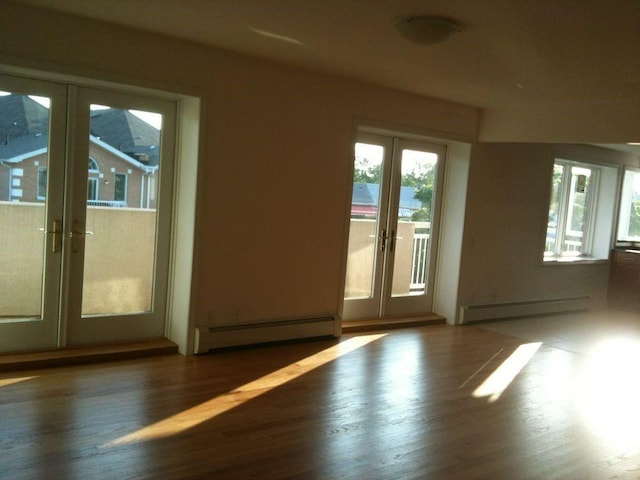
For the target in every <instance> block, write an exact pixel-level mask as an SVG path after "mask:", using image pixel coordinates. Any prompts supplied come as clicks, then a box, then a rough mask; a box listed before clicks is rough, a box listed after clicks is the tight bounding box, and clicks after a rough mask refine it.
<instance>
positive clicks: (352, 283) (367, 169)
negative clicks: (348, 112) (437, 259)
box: [344, 135, 393, 317]
mask: <svg viewBox="0 0 640 480" xmlns="http://www.w3.org/2000/svg"><path fill="white" fill-rule="evenodd" d="M359 140H360V141H358V142H357V143H356V144H355V151H354V154H355V160H354V174H353V175H354V179H353V193H352V199H351V219H350V222H349V246H348V256H347V270H346V279H345V303H344V310H345V312H344V314H346V315H347V316H349V317H351V316H355V317H362V316H377V314H378V310H379V308H380V305H379V303H380V302H379V298H380V279H381V278H382V274H383V262H382V258H383V254H384V248H385V243H386V236H387V234H386V223H387V210H388V195H387V194H386V190H388V187H387V185H388V181H389V166H390V165H389V161H388V160H385V159H388V158H390V157H391V151H392V148H393V146H392V143H391V142H390V141H389V140H388V139H386V138H384V137H377V136H373V135H366V136H365V135H361V136H360V137H359Z"/></svg>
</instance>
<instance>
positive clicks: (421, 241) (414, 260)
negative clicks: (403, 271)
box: [409, 233, 429, 292]
mask: <svg viewBox="0 0 640 480" xmlns="http://www.w3.org/2000/svg"><path fill="white" fill-rule="evenodd" d="M428 245H429V234H428V233H416V234H414V236H413V254H412V256H411V283H410V284H409V289H410V290H411V291H412V292H414V291H419V290H424V288H425V286H426V275H427V247H428Z"/></svg>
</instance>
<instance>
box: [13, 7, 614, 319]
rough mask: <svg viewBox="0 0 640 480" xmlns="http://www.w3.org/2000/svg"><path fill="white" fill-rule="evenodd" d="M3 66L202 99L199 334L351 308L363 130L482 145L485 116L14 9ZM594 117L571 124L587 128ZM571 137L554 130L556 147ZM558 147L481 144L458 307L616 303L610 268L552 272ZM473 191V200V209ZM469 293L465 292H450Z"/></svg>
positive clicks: (500, 127) (494, 132) (472, 176)
mask: <svg viewBox="0 0 640 480" xmlns="http://www.w3.org/2000/svg"><path fill="white" fill-rule="evenodd" d="M24 32H29V35H24ZM105 45H109V48H104V46H105ZM133 45H135V48H132V46H133ZM160 60H161V61H160ZM0 63H4V64H9V65H17V66H21V67H33V68H42V69H46V70H49V71H54V72H58V73H60V74H67V75H78V76H82V77H89V78H99V79H102V80H109V81H115V82H121V83H125V84H134V85H139V86H144V87H152V88H158V89H164V90H167V91H174V92H178V93H183V94H188V95H194V96H197V97H199V98H200V99H201V102H202V103H201V106H202V123H201V136H200V139H201V142H200V167H199V179H198V213H197V218H196V229H195V231H196V237H195V261H194V265H195V267H194V278H193V280H194V285H195V286H196V289H195V290H194V293H193V302H194V304H193V306H194V309H193V313H194V319H193V322H192V323H196V324H202V323H229V322H252V321H261V320H268V319H278V318H286V317H295V316H307V315H316V314H335V313H336V312H337V311H338V310H339V305H340V296H341V285H342V282H343V275H344V273H343V262H344V258H345V255H346V250H347V244H346V232H347V229H348V205H349V200H350V197H349V195H350V188H351V177H350V176H351V170H350V169H351V142H352V139H353V132H354V127H355V125H356V124H357V123H359V122H364V123H368V124H372V125H374V126H378V125H384V126H388V127H390V128H395V129H396V130H404V131H409V132H415V133H425V134H434V132H438V133H437V134H434V136H439V137H441V138H447V139H458V140H473V139H475V138H476V133H477V131H478V129H479V127H480V126H481V125H480V111H479V110H478V109H475V108H471V107H465V106H461V105H456V104H452V103H448V102H443V101H438V100H433V99H428V98H423V97H419V96H415V95H410V94H406V93H403V92H397V91H392V90H389V89H384V88H378V87H375V86H371V85H368V84H365V83H360V82H355V81H350V80H348V79H343V78H339V77H333V76H326V75H322V74H318V73H315V72H313V71H308V70H304V69H297V68H294V67H289V66H283V65H280V64H277V63H273V62H266V61H262V60H258V59H255V58H251V57H247V56H242V55H237V54H234V53H230V52H225V51H221V50H215V49H210V48H206V47H204V46H201V45H197V44H192V43H187V42H182V41H178V40H172V39H170V38H168V37H163V36H159V35H151V34H147V33H142V32H136V31H132V30H128V29H124V28H117V27H113V26H110V25H107V24H102V23H98V22H89V21H86V20H78V19H76V18H73V17H68V16H65V15H59V14H56V13H51V12H47V13H44V12H42V11H39V10H35V9H32V8H30V7H25V6H20V5H14V4H11V3H7V2H4V3H2V4H1V5H0ZM470 81H472V80H470ZM484 118H485V121H486V122H487V123H486V128H485V129H484V130H483V132H484V133H485V135H486V138H489V139H499V140H505V139H507V138H506V137H505V135H506V134H507V133H508V132H509V131H512V132H515V133H514V135H515V134H517V133H518V132H522V131H523V129H524V128H525V127H527V126H528V127H531V128H533V127H535V129H536V131H537V134H536V139H535V140H536V141H545V138H542V136H543V135H544V132H545V129H544V128H542V127H540V126H539V125H537V126H536V125H532V124H531V123H529V124H528V125H527V119H526V118H523V119H522V120H521V121H518V122H517V124H516V123H513V122H514V120H515V118H516V117H512V118H511V119H510V120H508V119H499V121H498V120H496V121H495V122H494V121H492V117H491V116H490V112H485V116H484ZM578 120H580V119H578V118H576V117H573V118H572V119H571V122H570V123H571V124H572V125H571V127H572V128H574V127H573V125H575V122H576V121H578ZM509 121H511V122H512V127H511V130H509V128H507V127H508V126H509ZM560 123H562V122H560ZM565 123H567V122H565ZM554 125H556V126H558V125H559V123H558V122H556V123H555V124H554ZM560 126H561V127H562V126H564V127H565V128H568V126H567V125H565V124H562V125H560ZM575 128H578V127H575ZM592 130H593V129H592V128H591V127H589V128H585V130H584V131H583V133H584V134H585V135H588V134H589V133H590V132H592ZM573 133H575V132H573ZM573 133H571V132H568V134H571V135H572V136H573V137H577V136H578V135H577V134H575V135H574V134H573ZM501 134H502V135H501ZM562 138H563V132H562V130H556V131H554V134H553V140H555V141H562ZM588 140H589V139H588V138H581V141H588ZM550 148H551V147H548V146H532V145H519V146H514V145H498V144H495V145H494V144H489V145H483V144H479V145H476V146H474V149H473V150H472V159H471V171H470V172H469V188H470V191H469V195H468V198H467V206H468V211H467V213H466V220H465V223H464V224H463V223H462V221H461V217H462V214H463V212H461V211H460V208H459V207H460V206H459V205H454V204H453V203H454V202H455V201H456V199H450V200H449V201H448V202H445V205H446V208H447V209H448V211H449V212H457V215H456V217H455V218H456V221H455V223H454V224H452V223H451V221H450V218H449V217H447V214H446V212H445V216H444V218H443V225H444V226H443V230H445V231H447V232H453V233H455V236H456V238H457V237H460V238H462V231H463V229H464V240H463V242H462V244H463V248H464V253H463V258H462V259H461V260H460V262H461V263H459V262H458V261H457V258H456V257H457V253H456V252H448V253H447V259H448V260H447V264H446V265H442V264H441V265H440V266H439V275H438V278H440V279H442V278H446V279H450V278H456V277H457V273H458V266H460V272H461V275H462V277H463V278H462V279H461V282H460V286H459V290H458V292H459V293H458V296H459V297H460V298H459V302H458V303H478V302H487V301H503V300H510V299H514V298H516V297H517V298H522V297H526V298H540V297H543V296H547V295H553V296H557V295H558V292H562V293H563V294H565V293H572V292H575V293H585V292H590V293H593V294H594V295H596V296H598V297H599V298H601V297H602V296H603V294H604V291H605V285H606V273H607V272H606V266H602V265H600V266H577V267H569V268H551V267H543V266H541V265H540V264H539V261H538V260H539V252H538V247H539V236H540V235H541V229H542V228H544V221H545V220H544V219H545V216H546V208H547V202H548V174H549V168H550V164H551V163H550V162H551V161H552V160H551V157H550V156H549V155H548V153H549V151H550V150H549V149H550ZM461 165H462V164H461ZM465 168H466V167H465ZM451 171H452V172H455V171H456V169H451ZM463 173H464V174H465V175H466V172H463ZM465 180H466V176H465ZM451 181H452V178H447V179H446V182H451ZM465 185H466V184H465ZM497 186H498V188H497ZM458 187H460V186H458ZM461 188H462V190H461V191H460V192H458V195H457V197H456V198H457V202H464V185H463V186H461ZM454 243H455V242H454ZM449 245H450V244H449V243H447V244H443V245H441V246H440V250H441V251H442V249H447V248H448V247H449ZM450 266H453V270H447V269H448V268H449V267H450ZM456 289H457V283H456V282H455V281H453V282H450V285H448V286H447V291H448V298H454V299H455V296H456V294H455V291H456ZM438 308H442V309H443V311H444V310H445V309H446V310H448V311H449V312H451V311H454V308H452V307H451V305H448V306H446V305H440V306H439V307H438Z"/></svg>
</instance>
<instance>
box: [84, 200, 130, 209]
mask: <svg viewBox="0 0 640 480" xmlns="http://www.w3.org/2000/svg"><path fill="white" fill-rule="evenodd" d="M87 205H88V206H90V207H111V208H126V207H127V202H125V201H121V200H87Z"/></svg>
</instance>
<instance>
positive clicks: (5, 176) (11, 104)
mask: <svg viewBox="0 0 640 480" xmlns="http://www.w3.org/2000/svg"><path fill="white" fill-rule="evenodd" d="M174 125H175V104H174V103H173V102H168V101H164V100H158V99H154V98H147V97H143V96H137V95H130V94H124V93H119V92H113V91H106V90H98V89H90V88H84V87H78V86H70V85H63V84H55V83H49V82H42V81H35V80H30V79H23V78H17V77H9V76H1V77H0V135H2V145H1V146H0V245H2V246H3V249H2V251H1V252H0V351H19V350H25V349H38V348H54V347H59V346H66V345H80V344H92V343H107V342H115V341H126V340H135V339H142V338H155V337H162V336H164V332H165V310H166V305H165V302H166V293H167V282H168V261H169V240H170V212H171V201H172V177H173V161H172V156H173V153H174V150H175V144H174V141H175V140H174V134H173V132H174V130H175V128H174Z"/></svg>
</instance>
